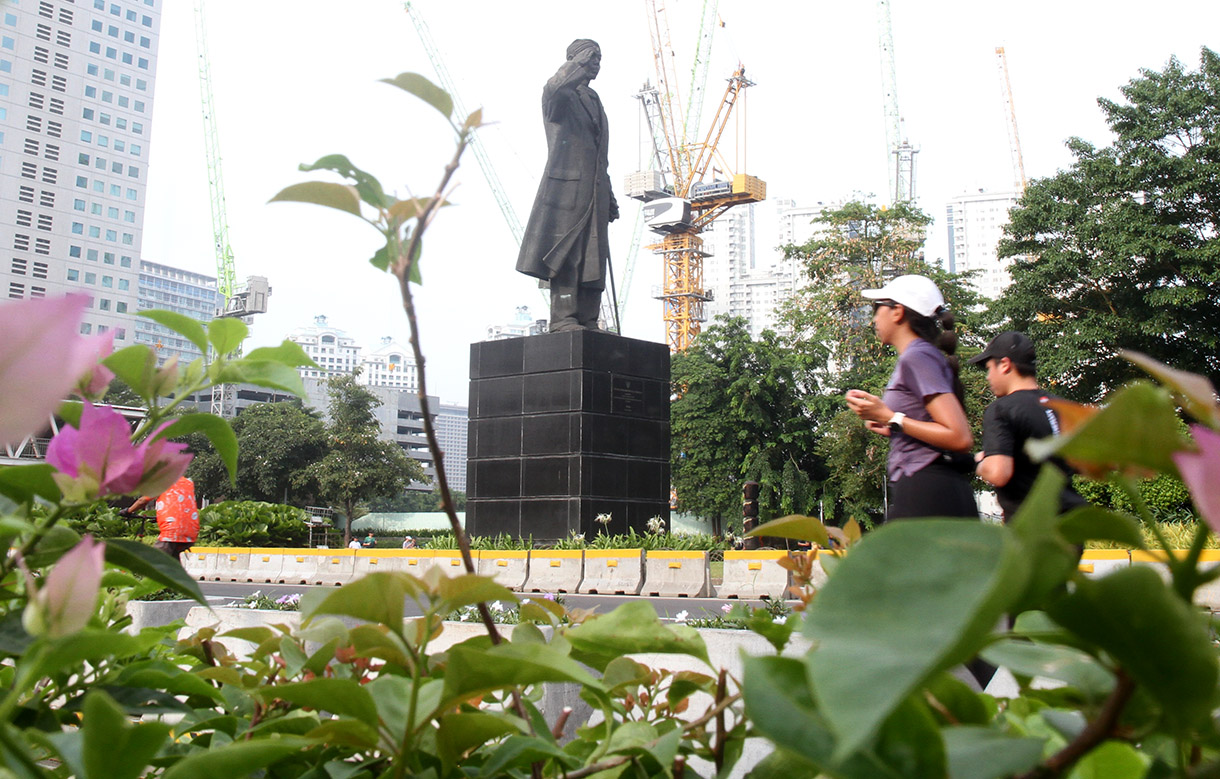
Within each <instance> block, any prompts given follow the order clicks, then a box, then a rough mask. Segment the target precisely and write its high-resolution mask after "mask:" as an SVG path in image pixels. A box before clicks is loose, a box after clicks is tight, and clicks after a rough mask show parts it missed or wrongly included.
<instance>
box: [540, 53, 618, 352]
mask: <svg viewBox="0 0 1220 779" xmlns="http://www.w3.org/2000/svg"><path fill="white" fill-rule="evenodd" d="M567 55H568V60H567V62H565V63H564V64H563V65H561V66H560V68H559V71H558V72H556V73H555V75H554V76H552V77H551V79H550V80H549V81H547V82H546V86H545V87H543V89H542V119H543V123H544V125H545V127H546V145H547V160H546V171H545V172H544V173H543V176H542V181H541V183H539V185H538V194H537V196H536V197H535V199H534V208H533V210H532V211H530V218H529V223H528V224H527V225H526V227H525V237H524V239H523V240H522V241H521V253H520V255H519V256H518V257H517V270H518V271H520V272H521V273H525V274H527V275H529V276H535V277H537V278H540V279H547V280H549V281H550V283H551V331H552V332H563V331H565V330H596V329H597V318H598V314H599V312H600V310H601V297H602V291H603V290H605V288H606V265H607V262H608V261H609V258H610V242H609V239H608V236H607V232H608V231H607V226H608V225H609V223H610V222H612V221H614V220H615V219H618V204H617V203H615V201H614V194H613V193H612V192H611V191H610V172H609V162H608V157H607V147H608V141H607V139H608V137H609V128H608V127H607V123H606V112H605V111H604V110H603V109H602V101H601V99H600V98H598V96H597V93H596V92H594V91H593V90H592V89H590V88H589V82H590V81H592V80H593V79H594V78H596V77H597V74H598V71H600V70H601V61H602V52H601V48H600V47H599V46H598V45H597V43H596V42H594V41H591V40H587V39H583V38H582V39H580V40H576V41H573V42H572V44H571V45H570V46H568V51H567Z"/></svg>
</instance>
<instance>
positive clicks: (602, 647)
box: [562, 600, 711, 665]
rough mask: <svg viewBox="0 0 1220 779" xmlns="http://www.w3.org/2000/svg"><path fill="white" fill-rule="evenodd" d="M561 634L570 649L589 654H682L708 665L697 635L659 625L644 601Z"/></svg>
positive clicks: (687, 630) (682, 627)
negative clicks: (570, 646) (568, 643)
mask: <svg viewBox="0 0 1220 779" xmlns="http://www.w3.org/2000/svg"><path fill="white" fill-rule="evenodd" d="M562 635H563V636H564V637H565V638H566V639H567V640H568V641H569V642H571V644H572V648H573V649H575V650H577V651H579V652H585V653H588V654H591V655H601V656H604V657H619V656H621V655H628V654H637V653H644V652H649V653H657V654H682V655H690V656H691V657H695V658H698V659H700V660H702V661H703V662H705V663H707V664H708V665H711V660H709V659H708V655H707V645H706V644H705V643H704V642H703V638H702V637H700V635H699V633H698V632H696V631H695V630H694V629H693V628H688V627H686V626H685V625H666V624H664V623H662V622H661V620H660V619H659V618H658V617H657V612H656V609H654V608H653V607H652V604H651V603H649V602H648V601H646V600H640V601H631V602H628V603H624V604H623V605H622V606H619V607H618V608H616V609H615V610H614V611H612V612H610V613H609V614H604V615H600V616H594V617H592V618H591V619H587V620H585V621H584V622H582V623H581V624H580V625H578V626H576V627H574V628H566V629H565V630H564V631H563V633H562Z"/></svg>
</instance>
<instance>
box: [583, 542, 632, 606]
mask: <svg viewBox="0 0 1220 779" xmlns="http://www.w3.org/2000/svg"><path fill="white" fill-rule="evenodd" d="M643 586H644V550H643V549H586V550H585V575H584V579H583V580H582V581H581V582H580V589H579V591H580V592H582V593H585V594H590V595H639V594H640V589H641V588H642V587H643Z"/></svg>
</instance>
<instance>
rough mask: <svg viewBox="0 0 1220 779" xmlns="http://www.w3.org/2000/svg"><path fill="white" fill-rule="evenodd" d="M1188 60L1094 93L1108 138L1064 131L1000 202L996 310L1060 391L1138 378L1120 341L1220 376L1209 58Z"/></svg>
mask: <svg viewBox="0 0 1220 779" xmlns="http://www.w3.org/2000/svg"><path fill="white" fill-rule="evenodd" d="M1200 59H1201V63H1202V66H1201V68H1200V69H1199V70H1198V71H1195V72H1189V71H1186V70H1184V69H1183V67H1182V65H1181V63H1179V62H1178V61H1177V60H1176V59H1171V60H1170V61H1169V64H1168V65H1167V66H1166V68H1165V69H1164V70H1163V71H1160V72H1156V71H1151V70H1144V71H1141V73H1140V76H1139V77H1138V78H1135V79H1133V80H1131V81H1130V82H1129V83H1128V84H1127V85H1126V86H1124V87H1122V89H1121V91H1122V94H1123V97H1124V98H1125V101H1124V102H1121V103H1118V102H1113V101H1110V100H1106V99H1100V100H1098V103H1099V105H1100V106H1101V109H1102V111H1103V113H1104V114H1105V117H1106V122H1107V123H1108V124H1109V126H1110V130H1111V131H1112V132H1113V133H1114V136H1115V137H1114V141H1113V143H1112V144H1111V145H1110V146H1106V147H1104V148H1100V149H1099V148H1095V147H1094V146H1093V145H1091V144H1089V143H1087V142H1085V141H1083V140H1081V139H1079V138H1072V139H1070V140H1069V141H1068V143H1067V145H1068V148H1069V149H1071V151H1072V153H1073V154H1074V155H1075V158H1076V159H1075V162H1074V163H1073V164H1072V166H1071V167H1070V168H1068V169H1067V170H1064V171H1061V172H1059V173H1058V174H1057V175H1055V176H1052V177H1050V178H1046V179H1041V180H1039V181H1035V182H1033V183H1032V184H1031V185H1030V187H1029V188H1028V189H1027V190H1026V192H1025V195H1024V197H1023V198H1022V199H1021V201H1020V203H1019V204H1018V206H1017V207H1016V208H1015V209H1013V211H1012V221H1011V224H1010V225H1009V226H1008V227H1007V228H1006V233H1007V235H1008V238H1006V239H1005V240H1004V241H1002V242H1001V243H1000V252H999V253H1000V256H1001V257H1012V258H1014V261H1013V264H1012V277H1013V283H1012V285H1011V286H1010V287H1009V288H1008V289H1007V290H1006V291H1005V293H1004V295H1003V296H1002V297H1001V298H1000V300H999V301H997V302H996V304H995V305H994V307H993V308H994V313H995V315H996V316H997V317H998V318H999V319H1000V320H1001V322H1002V323H1003V325H1004V326H1005V327H1011V328H1014V329H1018V330H1023V331H1025V332H1026V333H1028V334H1029V336H1030V338H1031V339H1033V340H1034V342H1035V343H1036V344H1037V345H1038V352H1039V367H1040V368H1041V369H1042V372H1043V374H1044V376H1045V378H1046V379H1047V381H1048V383H1049V384H1050V385H1051V386H1053V387H1054V388H1055V389H1056V390H1057V391H1059V392H1060V393H1062V394H1065V395H1068V396H1071V397H1074V398H1076V399H1078V400H1084V401H1094V400H1098V399H1100V398H1101V397H1102V396H1103V395H1105V394H1106V392H1107V391H1108V390H1111V389H1114V388H1116V387H1117V386H1119V385H1120V384H1122V383H1124V382H1126V381H1128V380H1129V379H1132V378H1134V377H1135V376H1137V375H1138V373H1139V370H1138V369H1137V368H1136V367H1135V366H1133V365H1132V364H1130V363H1128V362H1126V361H1125V360H1123V359H1121V358H1119V357H1118V355H1117V353H1118V350H1119V349H1135V350H1138V351H1141V352H1144V353H1145V354H1149V355H1151V356H1153V357H1155V358H1157V359H1158V360H1161V361H1163V362H1167V363H1170V364H1173V365H1174V366H1175V367H1178V368H1181V369H1184V370H1188V371H1196V372H1199V373H1204V374H1209V375H1210V376H1211V377H1212V379H1213V380H1215V379H1216V378H1217V377H1218V376H1220V294H1217V292H1218V290H1220V262H1218V260H1220V242H1218V241H1217V240H1216V235H1217V230H1220V187H1217V184H1216V182H1217V181H1220V58H1218V57H1217V55H1216V54H1215V52H1212V51H1211V50H1209V49H1206V48H1205V49H1203V50H1202V53H1201V57H1200Z"/></svg>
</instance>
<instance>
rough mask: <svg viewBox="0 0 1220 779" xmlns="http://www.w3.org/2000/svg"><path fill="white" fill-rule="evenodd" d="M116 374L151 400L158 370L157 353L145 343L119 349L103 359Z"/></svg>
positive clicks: (141, 395) (103, 363)
mask: <svg viewBox="0 0 1220 779" xmlns="http://www.w3.org/2000/svg"><path fill="white" fill-rule="evenodd" d="M102 365H105V366H106V367H107V368H109V369H110V370H112V371H114V375H115V376H118V377H119V378H120V379H122V380H123V382H124V383H125V384H126V385H127V386H129V387H131V388H132V389H133V390H134V391H135V392H136V394H137V395H139V396H140V397H142V398H144V399H145V400H151V399H152V394H153V379H154V377H155V375H156V372H157V354H156V352H154V351H153V350H152V349H150V348H149V347H147V346H143V345H139V344H137V345H135V346H128V347H126V348H124V349H119V350H118V351H117V352H114V353H113V354H111V355H110V356H108V357H106V358H105V359H104V360H102Z"/></svg>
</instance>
